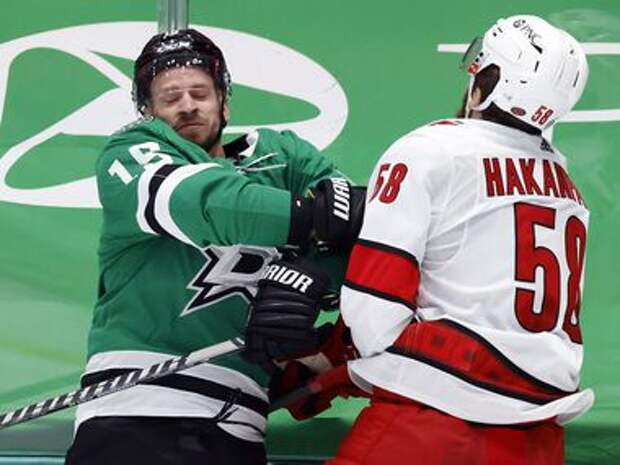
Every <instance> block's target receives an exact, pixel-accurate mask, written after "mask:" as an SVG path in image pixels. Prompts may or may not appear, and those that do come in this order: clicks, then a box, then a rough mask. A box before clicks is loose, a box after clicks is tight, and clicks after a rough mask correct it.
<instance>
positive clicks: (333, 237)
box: [288, 178, 366, 253]
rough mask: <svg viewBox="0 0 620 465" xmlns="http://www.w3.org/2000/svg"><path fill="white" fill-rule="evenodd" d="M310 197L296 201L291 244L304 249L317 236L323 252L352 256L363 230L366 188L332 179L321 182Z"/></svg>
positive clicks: (296, 198) (292, 219)
mask: <svg viewBox="0 0 620 465" xmlns="http://www.w3.org/2000/svg"><path fill="white" fill-rule="evenodd" d="M310 197H311V198H309V199H307V198H303V197H299V196H297V197H295V198H294V199H293V202H292V207H291V230H290V233H289V240H288V242H289V244H295V245H302V246H303V245H305V244H306V243H307V241H308V239H309V235H310V234H311V233H314V237H313V239H314V240H315V241H316V242H317V244H318V246H319V248H320V249H321V250H322V251H329V252H343V253H349V252H350V251H351V248H352V247H353V244H354V243H355V240H356V239H357V236H358V234H359V232H360V229H361V228H362V221H363V219H364V206H365V203H366V188H365V187H360V186H352V185H351V184H350V183H349V182H348V181H347V180H346V179H344V178H329V179H323V180H322V181H320V182H319V183H318V184H317V185H316V187H315V188H314V189H312V191H311V196H310Z"/></svg>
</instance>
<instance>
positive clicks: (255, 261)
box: [180, 245, 279, 317]
mask: <svg viewBox="0 0 620 465" xmlns="http://www.w3.org/2000/svg"><path fill="white" fill-rule="evenodd" d="M202 253H203V255H204V256H205V257H206V262H205V265H204V266H203V267H202V269H201V270H200V271H199V272H198V273H197V274H196V275H195V276H194V277H193V278H192V281H191V282H190V284H188V286H187V289H190V290H193V291H195V293H194V296H193V297H192V299H191V300H190V301H189V303H188V304H187V305H186V306H185V308H184V309H183V311H182V312H181V315H180V316H182V317H183V316H186V315H189V314H190V313H193V312H195V311H196V310H201V309H203V308H206V307H208V306H210V305H213V304H215V303H217V302H220V301H222V300H224V299H227V298H229V297H231V296H233V295H238V296H240V297H241V298H243V299H244V300H245V301H246V302H248V303H249V302H250V301H251V300H252V298H254V296H255V295H256V283H257V281H258V280H259V279H260V278H261V276H262V275H263V274H264V271H265V268H266V266H267V264H268V263H269V262H270V261H272V260H274V259H276V258H278V257H279V253H278V251H277V250H276V249H273V248H264V247H251V246H245V245H234V246H231V247H213V246H212V247H208V248H206V249H204V250H202Z"/></svg>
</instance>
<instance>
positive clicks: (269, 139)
mask: <svg viewBox="0 0 620 465" xmlns="http://www.w3.org/2000/svg"><path fill="white" fill-rule="evenodd" d="M230 88H231V81H230V76H229V74H228V71H227V68H226V63H225V61H224V57H223V55H222V53H221V51H220V49H219V48H218V47H217V46H216V45H215V44H214V43H213V42H212V41H210V40H209V39H208V38H207V37H205V36H204V35H202V34H200V33H199V32H197V31H195V30H191V29H190V30H184V31H179V32H177V33H174V34H167V35H164V34H158V35H156V36H154V37H153V38H152V39H151V40H150V41H149V42H148V43H147V44H146V46H145V47H144V49H143V51H142V53H141V55H140V57H139V58H138V59H137V61H136V63H135V69H134V99H135V102H136V105H137V108H138V111H139V112H140V113H141V114H142V115H143V116H144V118H142V119H141V120H139V121H138V122H136V123H134V124H133V125H130V126H128V127H126V128H123V129H122V130H120V131H119V132H118V133H116V134H114V135H113V136H112V137H111V138H110V140H109V141H108V143H107V145H106V146H105V148H104V150H103V153H102V154H101V155H100V157H99V158H98V161H97V165H96V172H97V183H98V189H99V197H100V200H101V204H102V206H103V226H102V232H101V241H100V248H99V265H100V275H99V290H98V298H97V302H96V305H95V311H94V317H93V322H92V327H91V331H90V334H89V339H88V362H87V365H86V370H85V373H84V376H83V377H82V385H84V386H86V385H90V384H93V383H96V382H99V381H101V380H103V379H107V378H110V377H113V376H115V375H118V374H121V373H123V372H125V371H128V370H132V369H137V368H144V367H147V366H150V365H152V364H154V363H157V362H159V361H163V360H166V359H168V358H170V357H171V356H173V355H178V354H185V353H189V352H191V351H194V350H196V349H198V348H201V347H205V346H209V345H212V344H215V343H217V342H221V341H224V340H227V339H230V338H232V337H235V336H241V335H243V334H244V330H245V325H246V322H247V320H248V307H249V304H250V302H251V301H252V299H253V297H254V295H255V293H256V283H257V281H258V279H259V277H260V276H261V275H262V274H263V273H264V272H265V270H266V268H267V265H268V264H269V263H274V260H275V263H280V264H282V263H283V262H281V261H280V262H278V260H279V259H280V258H281V257H280V252H279V249H277V247H281V246H286V245H289V246H301V247H302V248H304V249H308V248H309V247H308V244H309V242H310V237H311V235H312V236H314V237H315V238H316V239H318V240H320V241H322V242H323V243H324V244H326V245H327V247H328V248H331V249H332V250H334V251H336V252H337V251H339V250H341V251H344V253H342V254H341V256H346V251H347V250H348V249H349V248H350V246H351V244H352V242H353V240H354V238H355V236H356V234H357V231H358V230H359V225H360V224H361V216H362V212H363V203H364V202H363V198H364V193H363V191H362V190H357V189H354V188H351V186H350V185H349V184H348V182H347V181H346V180H344V179H339V180H332V179H328V178H334V177H335V178H343V175H342V174H341V173H340V172H339V171H338V170H337V169H336V168H335V167H334V165H333V164H332V163H331V162H330V161H329V160H328V159H327V158H326V157H324V156H323V155H322V154H320V153H319V152H318V151H317V150H316V148H314V147H313V146H312V145H311V144H310V143H308V142H306V141H304V140H303V139H301V138H299V137H298V136H296V135H295V134H294V133H292V132H290V131H283V132H274V131H271V130H266V129H259V130H257V131H254V132H252V133H250V134H247V135H245V136H243V137H240V138H238V139H236V140H234V141H232V142H230V143H228V144H226V145H224V144H223V143H222V130H223V128H224V126H225V125H226V123H227V121H228V119H229V116H230V110H229V97H230ZM309 190H312V192H314V196H313V197H311V198H307V197H306V193H307V192H308V191H309ZM337 258H338V257H336V259H337ZM336 261H337V260H336ZM340 261H341V262H344V260H340ZM341 265H342V267H343V270H344V266H345V264H344V263H341ZM286 266H287V267H288V268H292V269H294V270H295V271H294V272H296V273H301V274H304V275H307V276H313V277H315V278H316V279H314V281H315V282H314V284H313V285H312V294H313V298H312V299H309V300H308V299H306V300H304V299H305V297H304V299H301V300H300V299H297V300H298V302H297V304H298V305H300V307H301V308H302V310H304V311H305V310H308V311H307V312H306V314H305V315H304V314H303V312H302V314H300V316H299V318H300V320H299V321H301V326H300V328H302V331H301V332H296V333H294V334H293V335H292V337H291V338H290V345H288V346H287V342H286V340H284V341H283V343H282V344H281V345H280V347H278V348H277V351H278V352H277V354H276V353H274V355H283V356H289V355H291V353H293V352H295V351H300V352H303V351H304V350H305V349H308V348H312V347H313V346H315V345H316V344H318V341H319V336H320V334H319V333H318V332H317V331H316V330H315V329H314V328H313V327H312V323H313V321H314V318H315V317H316V313H317V312H318V306H319V305H318V304H317V302H319V301H320V299H321V298H322V297H323V296H324V295H325V294H327V293H328V292H329V290H330V285H329V284H328V281H329V280H328V278H326V277H324V276H323V273H322V272H321V271H320V270H314V269H311V265H309V262H307V261H306V262H304V261H297V262H293V263H288V264H287V265H286ZM308 282H310V281H308ZM333 284H334V285H337V284H339V283H336V282H335V283H333ZM304 291H305V288H304ZM286 296H287V294H286V292H285V293H284V298H285V299H286ZM293 297H294V296H293ZM298 329H299V328H298ZM259 339H260V338H259ZM253 340H254V341H256V338H254V339H253ZM259 342H260V340H259ZM250 359H252V357H250ZM263 365H265V364H263ZM268 382H269V375H268V373H267V372H265V371H264V370H263V369H262V368H261V366H260V364H253V363H249V362H247V361H246V360H244V359H243V358H242V357H240V356H230V357H228V358H224V359H221V360H217V361H215V362H213V363H209V364H203V365H200V366H197V367H194V368H192V369H189V370H186V371H184V372H181V373H178V374H174V375H170V376H167V377H164V378H162V379H160V380H157V381H155V382H153V383H151V384H149V385H142V386H138V387H135V388H132V389H128V390H126V391H123V392H119V393H116V394H113V395H110V396H108V397H105V398H102V399H98V400H95V401H93V402H90V403H86V404H83V405H81V406H80V407H79V408H78V410H77V413H76V435H75V438H74V443H73V445H72V447H71V448H70V450H69V452H68V455H67V462H66V463H67V464H68V465H82V464H89V465H97V464H112V463H114V464H116V465H119V464H124V463H132V464H142V463H144V464H146V463H148V464H149V465H157V464H170V463H204V464H224V463H226V464H232V463H235V464H239V465H242V464H253V465H254V464H261V463H265V461H266V458H265V449H264V445H263V436H264V430H265V424H266V415H267V409H268V397H267V394H266V389H265V388H266V386H267V385H268Z"/></svg>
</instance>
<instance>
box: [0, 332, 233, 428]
mask: <svg viewBox="0 0 620 465" xmlns="http://www.w3.org/2000/svg"><path fill="white" fill-rule="evenodd" d="M244 347H245V346H244V343H243V340H242V339H241V338H238V337H235V338H232V339H229V340H228V341H224V342H220V343H219V344H214V345H212V346H209V347H205V348H203V349H200V350H196V351H194V352H192V353H190V354H189V355H185V356H181V357H175V358H171V359H169V360H166V361H164V362H161V363H157V364H155V365H152V366H150V367H148V368H144V369H142V370H135V371H130V372H129V373H125V374H123V375H120V376H117V377H115V378H110V379H107V380H103V381H101V382H99V383H97V384H93V385H91V386H87V387H85V388H82V389H78V390H75V391H71V392H67V393H65V394H61V395H60V396H57V397H52V398H50V399H46V400H43V401H41V402H38V403H36V404H32V405H28V406H26V407H22V408H20V409H17V410H13V411H12V412H7V413H5V414H3V415H0V429H2V428H6V427H8V426H13V425H17V424H19V423H24V422H26V421H29V420H33V419H35V418H39V417H42V416H44V415H49V414H50V413H53V412H57V411H59V410H64V409H66V408H69V407H73V406H75V405H78V404H83V403H85V402H89V401H91V400H94V399H99V398H100V397H104V396H107V395H109V394H113V393H115V392H119V391H124V390H125V389H129V388H131V387H133V386H135V385H137V384H145V383H148V382H149V381H153V380H155V379H159V378H162V377H164V376H168V375H170V374H173V373H177V372H179V371H182V370H186V369H187V368H191V367H194V366H196V365H199V364H201V363H204V362H207V361H209V360H211V359H213V358H215V357H220V356H222V355H231V354H234V353H237V352H240V351H241V350H242V349H243V348H244Z"/></svg>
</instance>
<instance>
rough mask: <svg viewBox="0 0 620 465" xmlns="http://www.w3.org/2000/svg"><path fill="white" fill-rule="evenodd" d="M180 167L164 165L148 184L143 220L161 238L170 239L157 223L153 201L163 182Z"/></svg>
mask: <svg viewBox="0 0 620 465" xmlns="http://www.w3.org/2000/svg"><path fill="white" fill-rule="evenodd" d="M182 166H183V165H164V166H162V167H161V168H159V169H158V170H157V171H156V172H155V174H153V177H152V178H151V180H150V182H149V200H148V202H147V203H146V207H145V208H144V219H145V220H146V223H147V224H148V225H149V227H150V228H151V229H152V230H153V231H155V232H156V233H157V234H160V235H162V236H168V237H172V236H171V235H170V234H169V233H168V232H167V231H166V230H165V229H164V228H163V227H162V226H161V224H160V223H159V221H157V217H156V216H155V199H156V198H157V192H158V191H159V189H160V188H161V185H162V184H163V182H164V180H165V179H166V178H167V177H168V176H170V174H172V173H173V172H174V171H176V170H177V169H179V168H181V167H182Z"/></svg>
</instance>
